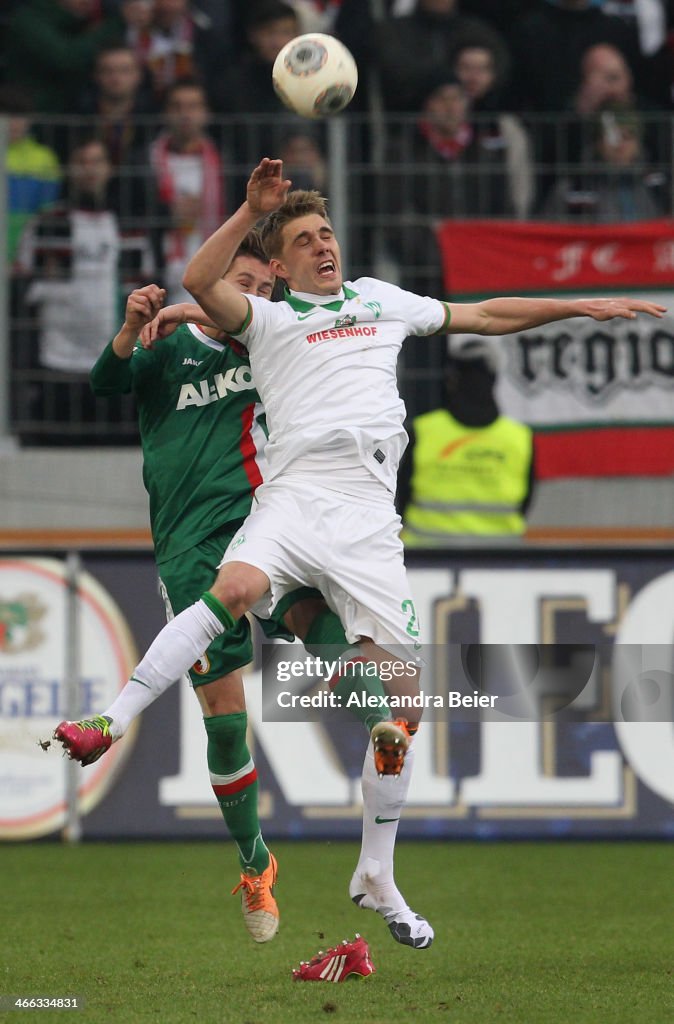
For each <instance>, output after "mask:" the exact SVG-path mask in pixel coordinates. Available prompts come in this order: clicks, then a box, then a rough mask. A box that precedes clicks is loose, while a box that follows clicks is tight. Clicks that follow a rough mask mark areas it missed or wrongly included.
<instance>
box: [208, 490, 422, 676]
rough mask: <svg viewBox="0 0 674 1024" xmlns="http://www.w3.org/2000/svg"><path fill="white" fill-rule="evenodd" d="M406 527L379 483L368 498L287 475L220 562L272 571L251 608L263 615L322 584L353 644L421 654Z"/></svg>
mask: <svg viewBox="0 0 674 1024" xmlns="http://www.w3.org/2000/svg"><path fill="white" fill-rule="evenodd" d="M400 525H401V523H400V516H399V515H398V514H397V513H396V511H395V508H394V505H393V502H392V500H391V498H390V496H389V494H388V492H387V491H386V490H385V489H384V488H383V487H381V486H380V485H378V484H377V482H376V481H375V482H374V485H373V496H372V500H368V499H365V498H364V497H358V498H356V497H352V496H350V495H348V494H343V493H341V492H339V491H333V490H330V489H329V488H326V487H320V486H317V485H316V483H315V481H314V480H312V479H309V480H307V479H306V478H303V477H298V476H284V477H283V480H282V481H281V480H272V481H270V483H267V484H263V485H262V487H260V488H258V491H257V493H256V496H255V500H254V502H253V511H252V512H251V514H250V515H249V516H248V518H247V519H246V521H245V523H244V524H243V526H242V527H241V529H240V530H239V531H238V532H237V533H236V534H235V535H234V537H232V540H231V542H230V544H229V546H228V547H227V550H226V551H225V554H224V556H223V558H222V561H221V563H220V565H225V564H226V563H227V562H246V563H247V564H249V565H254V566H255V567H256V568H258V569H261V570H262V572H264V573H266V575H267V576H268V577H269V580H270V591H269V592H268V594H267V595H266V596H265V597H264V598H263V599H262V600H261V601H259V602H258V603H257V604H256V605H255V606H254V608H253V609H252V611H253V612H255V614H256V615H259V616H261V617H262V618H268V617H269V615H270V613H271V612H272V611H273V609H274V608H275V607H276V605H277V604H278V602H279V601H280V600H281V598H282V597H283V596H284V594H287V593H288V592H289V591H291V590H295V589H297V587H300V586H306V587H316V589H317V590H320V591H321V593H322V594H323V596H324V598H325V600H326V602H327V604H328V605H329V607H330V608H332V610H333V611H334V612H335V613H336V614H337V615H338V616H339V618H340V620H341V623H342V625H343V627H344V631H345V633H346V638H347V640H348V642H349V643H355V642H356V641H357V640H358V639H360V637H363V636H366V637H371V639H372V640H373V641H374V642H375V643H376V644H378V645H380V646H382V647H384V648H387V649H391V648H393V649H395V648H402V650H400V651H398V652H397V653H399V654H401V655H402V654H406V655H409V654H410V653H412V652H414V654H415V656H417V654H418V652H419V650H420V647H421V640H420V637H419V623H418V620H417V616H416V609H415V607H414V602H413V600H412V594H411V592H410V588H409V584H408V582H407V573H406V571H405V565H404V561H403V546H402V543H401V541H400V536H399V534H400Z"/></svg>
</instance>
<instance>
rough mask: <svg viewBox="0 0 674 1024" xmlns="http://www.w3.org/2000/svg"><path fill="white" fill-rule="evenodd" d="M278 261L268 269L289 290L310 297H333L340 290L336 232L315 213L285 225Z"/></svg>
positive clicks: (339, 259) (340, 270)
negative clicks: (283, 282) (280, 278)
mask: <svg viewBox="0 0 674 1024" xmlns="http://www.w3.org/2000/svg"><path fill="white" fill-rule="evenodd" d="M282 238H283V248H282V249H281V255H280V257H279V259H272V260H271V261H270V266H271V269H272V270H273V271H274V273H275V274H276V275H277V277H282V278H283V279H284V281H286V283H287V284H288V286H289V287H290V288H293V289H294V290H295V291H297V292H309V293H310V294H312V295H336V294H337V293H338V292H339V290H340V288H341V287H342V262H341V257H340V252H339V245H338V244H337V239H336V238H335V233H334V231H333V230H332V228H331V227H330V225H329V224H328V222H327V221H326V220H325V218H324V217H321V216H320V215H319V214H317V213H310V214H307V216H306V217H297V218H296V219H295V220H291V221H290V222H289V223H288V224H286V225H285V227H284V228H283V232H282Z"/></svg>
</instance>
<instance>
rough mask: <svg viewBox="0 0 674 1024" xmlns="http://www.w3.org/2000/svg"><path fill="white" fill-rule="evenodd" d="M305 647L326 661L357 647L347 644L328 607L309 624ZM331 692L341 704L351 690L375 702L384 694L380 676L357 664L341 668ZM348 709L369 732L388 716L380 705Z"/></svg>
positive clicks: (340, 625)
mask: <svg viewBox="0 0 674 1024" xmlns="http://www.w3.org/2000/svg"><path fill="white" fill-rule="evenodd" d="M326 645H329V648H330V649H329V651H327V652H326V651H325V646H326ZM304 646H305V647H306V649H307V651H308V652H309V654H312V655H315V656H321V657H325V658H327V659H328V660H333V659H335V658H338V657H339V656H340V655H342V654H343V653H344V652H345V651H353V652H354V655H355V652H356V651H358V646H357V645H354V644H350V643H349V642H348V640H347V639H346V634H345V632H344V629H343V627H342V624H341V622H340V621H339V618H338V616H337V615H335V613H334V612H331V611H330V610H329V609H326V610H325V611H324V612H321V614H320V615H318V616H317V617H316V618H315V619H314V621H313V622H312V623H311V625H310V626H309V629H308V631H307V635H306V638H305V640H304ZM332 692H333V693H336V694H337V695H338V696H339V697H341V699H342V706H343V707H346V703H347V701H348V699H349V696H350V694H352V693H354V692H355V693H357V694H358V695H359V699H360V695H361V694H365V695H366V696H372V697H377V701H379V698H380V697H386V690H385V689H384V684H383V683H382V681H381V679H380V678H379V676H375V675H364V674H361V671H360V669H358V667H357V666H347V668H345V669H344V670H343V672H342V673H341V675H340V678H339V679H338V680H337V682H336V684H335V685H334V686H333V687H332ZM349 710H350V711H351V712H352V713H353V714H354V715H355V716H356V718H358V719H359V720H360V721H361V722H362V723H363V725H364V726H365V728H366V729H367V731H368V732H370V731H371V730H372V728H373V726H375V725H376V724H377V722H385V721H388V719H390V717H391V714H390V712H389V711H388V710H387V709H386V708H382V707H371V708H369V707H361V706H360V704H352V705H351V707H350V709H349Z"/></svg>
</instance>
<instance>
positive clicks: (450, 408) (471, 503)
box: [398, 336, 533, 547]
mask: <svg viewBox="0 0 674 1024" xmlns="http://www.w3.org/2000/svg"><path fill="white" fill-rule="evenodd" d="M469 341H470V342H473V343H474V344H473V345H472V346H471V345H469V344H468V342H469ZM457 342H458V345H457ZM451 343H453V344H454V345H455V346H456V347H455V348H453V350H452V351H453V352H456V353H457V355H456V356H453V357H450V359H449V360H448V367H447V378H446V384H447V396H448V397H447V408H444V409H434V410H433V411H432V412H428V413H425V414H423V415H421V416H417V417H416V418H415V419H414V420H413V423H412V430H411V432H410V433H411V435H412V436H411V439H410V441H411V443H410V447H409V448H408V452H410V453H411V455H409V456H407V457H406V458H405V459H404V460H403V465H402V466H401V477H400V480H399V491H398V501H399V505H398V507H399V508H403V509H404V514H403V531H402V534H401V537H402V540H403V542H404V544H405V545H406V546H407V547H442V546H443V545H448V544H452V543H453V542H455V541H456V540H457V539H458V538H461V537H475V536H476V535H480V536H482V537H487V536H507V535H511V536H517V535H519V534H522V533H524V531H525V529H526V520H525V517H524V513H525V511H526V508H527V506H528V503H529V499H530V496H531V490H532V482H533V465H532V463H533V442H532V432H531V430H530V428H529V427H527V426H525V425H524V424H522V423H517V422H516V421H515V420H511V419H509V418H508V417H506V416H501V415H500V414H499V410H498V406H497V404H496V400H495V398H494V385H495V382H496V373H495V362H494V360H493V358H491V357H490V356H489V355H488V353H489V351H490V348H491V346H492V345H493V342H491V341H490V342H487V339H483V338H470V339H465V341H462V336H457V337H456V338H452V339H451ZM476 353H479V355H478V357H477V358H476ZM406 454H407V453H406ZM403 502H404V504H403Z"/></svg>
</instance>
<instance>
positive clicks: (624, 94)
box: [537, 43, 670, 207]
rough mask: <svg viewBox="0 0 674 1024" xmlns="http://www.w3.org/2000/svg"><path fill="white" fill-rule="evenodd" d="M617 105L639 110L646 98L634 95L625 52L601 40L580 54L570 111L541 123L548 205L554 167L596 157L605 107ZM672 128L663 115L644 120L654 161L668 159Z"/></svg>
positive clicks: (646, 142) (542, 187) (541, 188)
mask: <svg viewBox="0 0 674 1024" xmlns="http://www.w3.org/2000/svg"><path fill="white" fill-rule="evenodd" d="M615 108H618V109H621V110H630V109H631V110H634V111H636V109H637V108H641V109H645V108H646V102H645V101H644V100H643V99H642V98H641V97H639V98H637V96H636V94H635V87H634V76H633V74H632V71H631V69H630V66H629V64H628V62H627V60H626V58H625V57H624V55H623V54H622V53H621V51H620V50H619V49H617V48H616V47H615V46H611V45H610V44H608V43H597V44H595V45H594V46H590V47H589V48H588V49H587V50H586V51H585V52H584V53H583V54H582V57H581V60H580V78H579V81H578V85H577V88H576V91H575V93H574V95H573V97H572V99H571V102H570V104H569V112H568V113H569V116H567V117H566V118H564V119H563V120H562V119H560V118H556V119H555V122H554V123H552V124H548V123H544V124H542V125H540V126H538V128H537V143H538V147H539V155H540V163H541V167H542V171H541V176H540V180H539V191H540V196H541V203H542V205H543V206H544V207H545V205H546V203H547V202H548V200H547V196H548V195H549V193H550V189H551V188H553V187H554V186H555V184H556V178H555V173H554V169H555V168H556V167H557V166H559V165H560V164H567V165H568V164H577V163H579V162H580V161H581V160H587V159H593V158H594V157H593V156H592V153H593V149H594V144H595V141H596V125H597V118H599V117H600V115H601V114H602V112H603V111H605V110H612V109H615ZM668 127H669V126H668V125H667V124H666V123H664V122H663V121H661V120H651V121H650V122H649V121H646V122H644V125H643V139H642V142H643V146H644V148H645V151H646V152H647V153H648V155H649V157H650V159H652V160H653V161H657V162H660V163H664V162H667V163H668V162H669V153H670V144H669V138H670V135H669V131H668Z"/></svg>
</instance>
